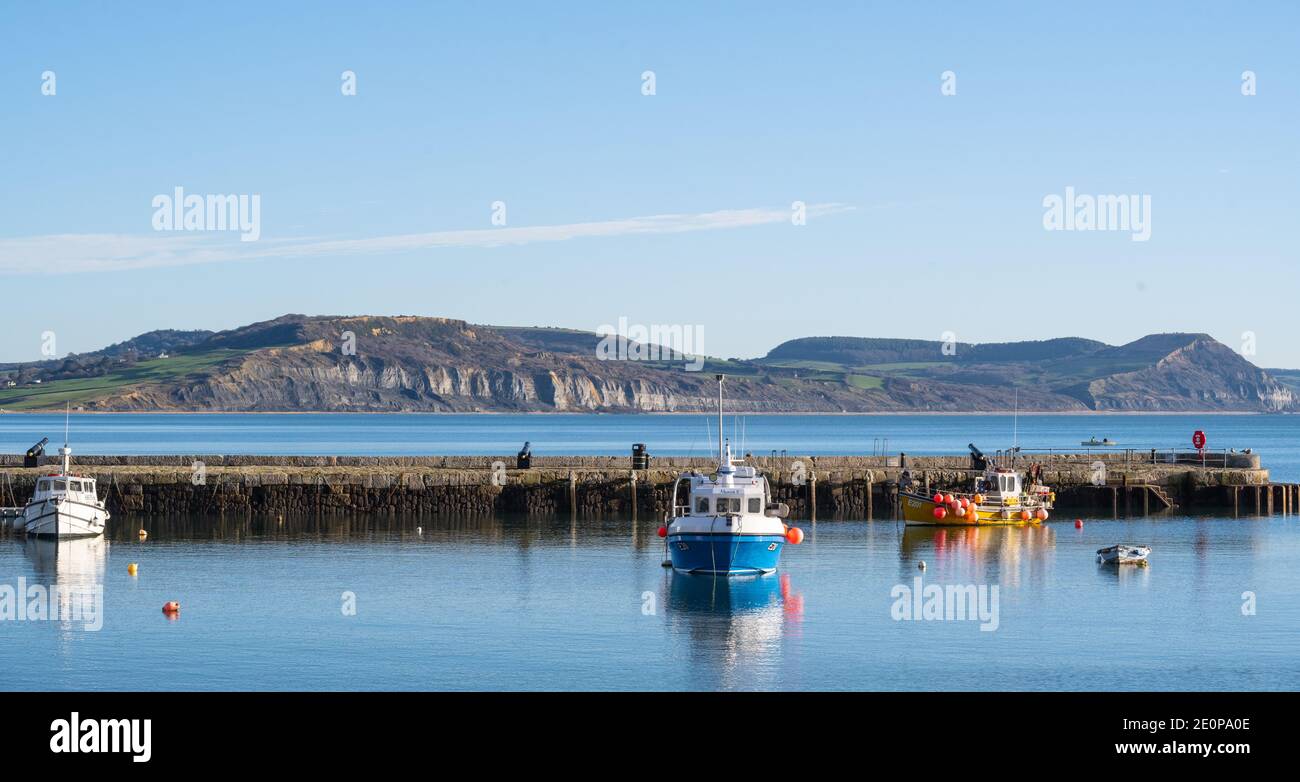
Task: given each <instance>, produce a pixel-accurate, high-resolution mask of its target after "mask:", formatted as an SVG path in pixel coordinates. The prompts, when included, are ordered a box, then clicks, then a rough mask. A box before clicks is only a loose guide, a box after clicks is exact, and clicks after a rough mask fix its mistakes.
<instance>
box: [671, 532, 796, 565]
mask: <svg viewBox="0 0 1300 782" xmlns="http://www.w3.org/2000/svg"><path fill="white" fill-rule="evenodd" d="M784 546H785V537H784V536H783V535H779V534H748V535H745V534H741V535H737V534H730V533H716V534H709V533H691V532H685V533H677V534H673V535H669V536H668V552H669V556H670V557H671V559H672V563H673V569H674V570H676V571H678V572H681V573H699V574H706V575H715V576H743V575H755V574H759V573H771V572H773V571H775V570H776V568H777V565H778V564H779V563H780V561H781V549H782V548H783V547H784Z"/></svg>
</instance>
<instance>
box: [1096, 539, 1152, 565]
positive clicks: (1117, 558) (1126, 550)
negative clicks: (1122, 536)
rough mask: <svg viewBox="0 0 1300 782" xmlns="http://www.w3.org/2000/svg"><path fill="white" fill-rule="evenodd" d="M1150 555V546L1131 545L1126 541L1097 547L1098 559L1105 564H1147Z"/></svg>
mask: <svg viewBox="0 0 1300 782" xmlns="http://www.w3.org/2000/svg"><path fill="white" fill-rule="evenodd" d="M1150 555H1151V547H1150V546H1130V545H1127V544H1124V543H1120V544H1118V545H1115V546H1109V547H1107V548H1099V549H1097V561H1098V562H1099V563H1101V564H1103V565H1145V564H1147V557H1148V556H1150Z"/></svg>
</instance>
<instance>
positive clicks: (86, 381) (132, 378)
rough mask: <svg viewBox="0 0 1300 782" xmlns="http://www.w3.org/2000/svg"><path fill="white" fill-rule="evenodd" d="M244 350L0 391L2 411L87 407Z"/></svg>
mask: <svg viewBox="0 0 1300 782" xmlns="http://www.w3.org/2000/svg"><path fill="white" fill-rule="evenodd" d="M245 352H246V351H243V350H210V351H204V352H201V353H186V354H181V355H176V356H172V357H171V358H154V359H149V360H148V361H141V362H139V363H136V364H134V365H132V366H130V367H126V368H124V369H122V370H119V371H117V372H110V373H109V374H107V375H101V376H100V377H87V378H78V379H76V380H50V381H46V382H44V383H42V384H40V385H39V386H33V385H27V386H21V387H18V388H0V408H5V409H7V410H46V409H50V410H55V409H61V408H62V407H63V406H64V405H65V404H67V403H71V404H73V405H78V404H84V403H85V402H89V401H91V400H93V399H97V398H99V397H101V396H104V395H105V394H106V393H108V392H111V391H118V390H121V389H123V388H127V387H129V386H135V385H142V384H146V383H159V382H165V381H169V380H176V379H178V378H182V377H184V376H186V375H190V374H193V373H195V372H198V371H200V370H204V369H209V368H211V367H215V366H217V365H219V364H220V363H221V362H223V361H226V360H227V359H230V358H234V357H235V356H239V355H243V354H244V353H245Z"/></svg>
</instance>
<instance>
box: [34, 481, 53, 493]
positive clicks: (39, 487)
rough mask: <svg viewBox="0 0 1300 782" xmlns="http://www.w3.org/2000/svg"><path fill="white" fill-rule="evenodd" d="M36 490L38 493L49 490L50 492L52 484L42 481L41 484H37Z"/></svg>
mask: <svg viewBox="0 0 1300 782" xmlns="http://www.w3.org/2000/svg"><path fill="white" fill-rule="evenodd" d="M36 490H37V491H49V490H50V482H49V481H41V482H40V483H38V484H36Z"/></svg>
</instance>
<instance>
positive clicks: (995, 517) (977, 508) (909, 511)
mask: <svg viewBox="0 0 1300 782" xmlns="http://www.w3.org/2000/svg"><path fill="white" fill-rule="evenodd" d="M970 449H971V455H972V461H971V466H972V467H973V468H976V469H979V470H982V472H980V473H979V474H977V475H975V477H974V479H973V481H972V486H971V491H969V492H960V491H957V492H943V491H937V492H935V493H934V495H933V496H930V495H927V493H926V492H925V490H924V489H923V487H921V486H917V485H916V484H915V483H914V482H912V480H911V477H910V475H909V476H905V480H903V481H902V483H903V484H906V485H902V486H900V488H899V492H898V502H899V504H900V506H901V507H902V511H903V520H904V522H905V523H906V524H908V525H911V526H924V527H931V526H940V527H944V526H947V527H962V526H973V525H977V524H1004V525H1009V524H1038V523H1039V522H1043V521H1047V518H1048V516H1049V513H1048V511H1051V510H1052V508H1053V503H1055V502H1056V493H1055V492H1054V491H1052V488H1051V487H1050V486H1044V485H1042V484H1041V483H1040V479H1039V478H1036V477H1034V476H1037V475H1040V474H1041V470H1040V469H1037V466H1031V468H1030V470H1028V471H1023V470H1016V469H1012V468H1010V467H1001V466H999V465H998V464H997V463H996V462H995V461H994V460H993V459H992V458H991V457H987V456H985V455H984V453H983V452H982V451H980V450H979V449H978V448H976V447H975V446H974V445H973V444H972V445H971V446H970Z"/></svg>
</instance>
